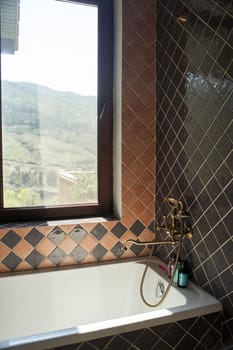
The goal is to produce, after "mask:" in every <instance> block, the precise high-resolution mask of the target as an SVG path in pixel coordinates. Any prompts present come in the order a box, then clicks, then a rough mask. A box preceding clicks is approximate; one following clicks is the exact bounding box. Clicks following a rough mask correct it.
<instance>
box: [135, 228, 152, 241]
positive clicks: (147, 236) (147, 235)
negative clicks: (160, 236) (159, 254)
mask: <svg viewBox="0 0 233 350" xmlns="http://www.w3.org/2000/svg"><path fill="white" fill-rule="evenodd" d="M138 239H140V240H141V241H152V240H154V239H155V235H154V233H153V232H151V231H150V230H148V229H145V230H144V231H143V232H142V233H141V234H140V235H139V237H138Z"/></svg>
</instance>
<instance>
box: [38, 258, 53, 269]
mask: <svg viewBox="0 0 233 350" xmlns="http://www.w3.org/2000/svg"><path fill="white" fill-rule="evenodd" d="M55 266H56V265H55V264H54V263H53V262H52V261H51V260H49V259H43V260H42V261H41V263H40V265H39V266H38V267H37V269H46V268H51V267H55Z"/></svg>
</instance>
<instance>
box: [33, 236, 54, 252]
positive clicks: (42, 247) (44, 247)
mask: <svg viewBox="0 0 233 350" xmlns="http://www.w3.org/2000/svg"><path fill="white" fill-rule="evenodd" d="M55 248H56V244H54V243H53V242H52V241H51V240H50V239H48V238H45V239H44V240H43V241H42V242H41V243H40V244H39V245H38V246H37V247H36V249H37V250H38V252H39V253H41V254H42V255H44V256H49V254H50V253H52V251H53V250H54V249H55Z"/></svg>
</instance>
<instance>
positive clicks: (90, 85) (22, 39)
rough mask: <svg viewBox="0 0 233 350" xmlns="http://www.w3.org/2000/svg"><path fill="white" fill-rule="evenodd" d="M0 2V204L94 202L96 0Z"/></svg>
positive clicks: (95, 157)
mask: <svg viewBox="0 0 233 350" xmlns="http://www.w3.org/2000/svg"><path fill="white" fill-rule="evenodd" d="M0 6H1V44H2V45H1V46H2V52H1V71H2V82H1V83H2V124H3V182H4V207H22V206H23V207H24V206H47V205H60V204H74V203H75V204H77V203H83V202H85V203H86V202H97V201H98V198H97V55H98V54H97V50H98V48H97V45H98V43H97V40H98V38H97V33H98V30H97V25H98V24H97V17H98V13H97V12H98V10H97V7H95V6H84V5H81V4H75V3H67V2H63V1H55V0H35V1H31V0H21V1H15V0H8V1H1V5H0Z"/></svg>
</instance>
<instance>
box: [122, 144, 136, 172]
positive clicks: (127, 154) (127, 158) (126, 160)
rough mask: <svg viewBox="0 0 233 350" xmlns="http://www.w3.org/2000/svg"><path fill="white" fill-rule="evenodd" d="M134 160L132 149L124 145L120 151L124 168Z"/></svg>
mask: <svg viewBox="0 0 233 350" xmlns="http://www.w3.org/2000/svg"><path fill="white" fill-rule="evenodd" d="M134 161H135V155H134V153H133V152H132V151H130V150H129V149H128V148H126V147H125V149H124V150H123V153H122V162H123V164H125V166H126V168H127V167H128V166H130V165H131V164H132V163H133V162H134Z"/></svg>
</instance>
